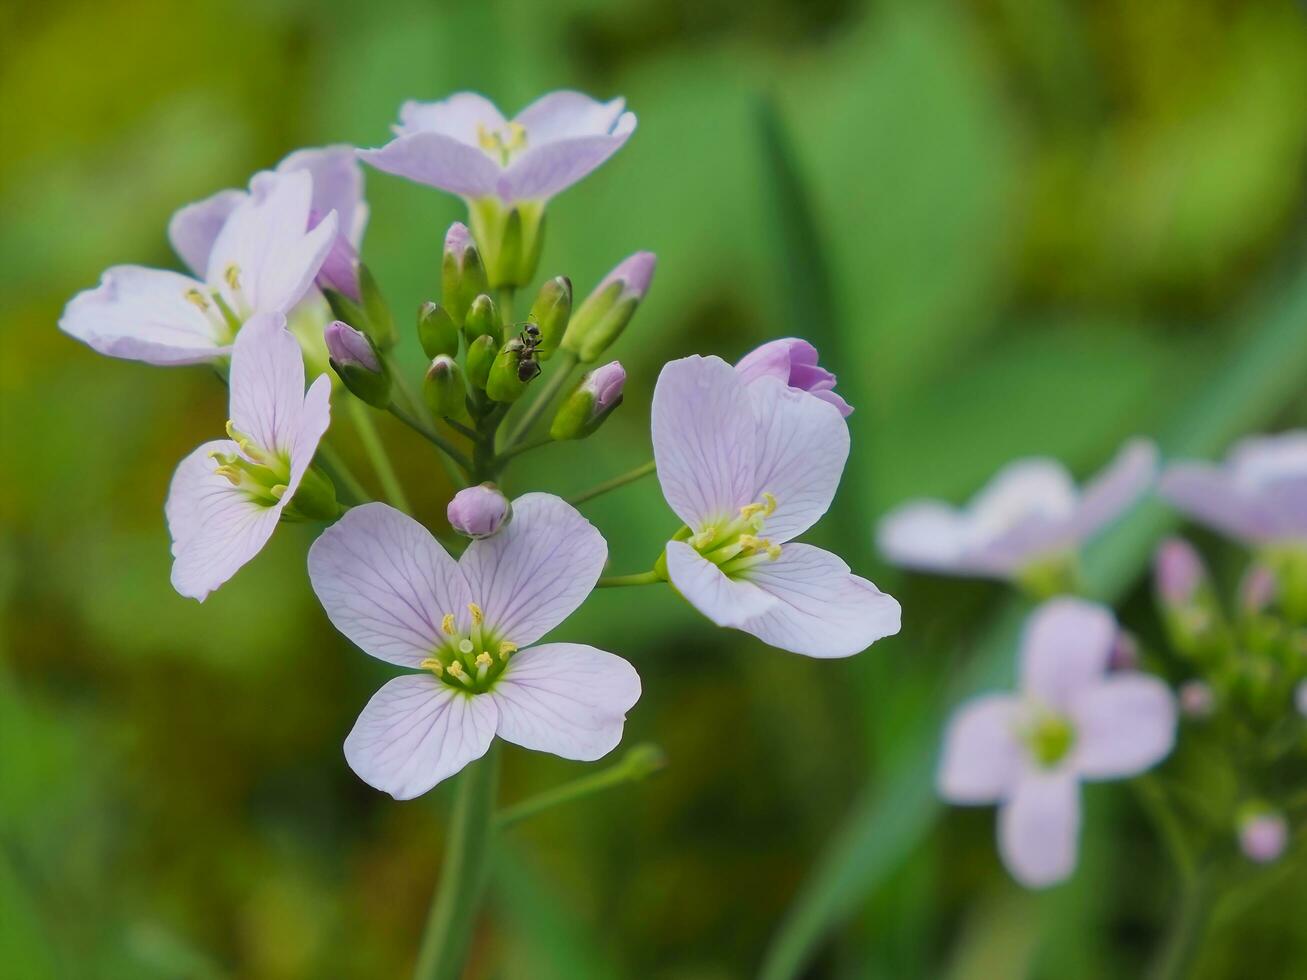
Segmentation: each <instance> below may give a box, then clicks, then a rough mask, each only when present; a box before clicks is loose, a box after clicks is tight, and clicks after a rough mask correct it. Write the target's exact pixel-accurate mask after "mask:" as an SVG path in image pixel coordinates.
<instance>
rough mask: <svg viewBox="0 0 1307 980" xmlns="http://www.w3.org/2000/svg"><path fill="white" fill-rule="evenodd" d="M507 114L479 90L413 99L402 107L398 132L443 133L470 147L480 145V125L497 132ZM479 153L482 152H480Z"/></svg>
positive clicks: (401, 133)
mask: <svg viewBox="0 0 1307 980" xmlns="http://www.w3.org/2000/svg"><path fill="white" fill-rule="evenodd" d="M505 122H506V120H505V119H504V115H503V113H501V112H500V111H499V109H498V108H496V107H495V104H494V103H493V102H491V101H490V100H489V99H487V98H486V97H485V96H484V95H478V94H477V93H476V92H455V93H454V94H453V95H451V96H450V97H449V98H447V99H441V100H439V101H437V102H418V101H416V100H412V99H410V100H409V101H408V102H405V103H404V104H403V105H402V106H400V108H399V125H398V126H396V127H395V132H396V133H398V134H399V135H401V136H403V135H407V134H409V133H424V132H425V133H440V134H442V135H444V136H449V137H452V138H453V139H456V140H459V141H460V142H463V143H467V144H468V145H469V146H476V145H477V127H478V126H484V127H485V128H486V129H487V130H490V131H492V132H493V131H495V130H498V129H500V128H502V127H503V125H504V123H505ZM478 152H479V151H478Z"/></svg>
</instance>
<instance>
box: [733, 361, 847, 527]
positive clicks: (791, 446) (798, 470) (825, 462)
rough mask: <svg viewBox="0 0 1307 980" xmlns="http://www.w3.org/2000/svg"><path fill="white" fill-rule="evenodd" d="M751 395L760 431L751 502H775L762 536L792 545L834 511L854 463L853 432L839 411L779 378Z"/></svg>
mask: <svg viewBox="0 0 1307 980" xmlns="http://www.w3.org/2000/svg"><path fill="white" fill-rule="evenodd" d="M748 392H749V398H750V400H751V401H752V404H753V414H754V419H755V421H756V424H757V427H758V442H757V450H756V452H757V455H756V456H755V463H754V477H753V481H754V484H753V486H754V492H753V493H752V494H751V495H750V496H751V499H753V500H761V499H762V495H763V494H764V493H770V494H771V495H772V496H773V497H775V498H776V502H777V503H776V511H775V513H773V514H771V515H769V516H768V518H767V523H766V525H765V526H764V528H763V530H764V532H765V534H766V536H767V537H768V538H770V539H771V540H773V541H777V542H781V541H788V540H790V538H793V537H797V536H798V535H800V534H802V533H803V532H804V531H806V530H808V528H810V527H812V525H814V524H816V523H817V521H818V520H819V519H820V518H821V516H822V515H823V514H825V513H826V511H827V510H828V509H829V508H830V503H831V501H832V500H833V499H834V498H835V490H836V489H837V488H838V487H839V485H840V476H841V475H842V474H843V473H844V463H845V461H846V460H847V459H848V458H849V427H848V425H846V424H845V422H844V417H843V416H842V415H840V413H839V411H838V410H837V409H835V408H834V406H832V405H829V404H827V403H826V402H824V401H821V400H820V399H818V398H813V397H811V396H810V395H808V394H807V393H805V392H801V391H796V390H795V389H793V388H791V387H789V386H788V385H787V384H786V383H785V382H783V381H779V380H777V379H776V378H759V379H757V380H756V381H754V382H752V383H751V384H750V385H749V387H748Z"/></svg>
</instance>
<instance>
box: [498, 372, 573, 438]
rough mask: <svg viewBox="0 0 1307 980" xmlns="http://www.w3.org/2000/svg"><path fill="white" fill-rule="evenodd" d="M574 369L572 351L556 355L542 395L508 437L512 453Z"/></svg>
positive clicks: (542, 387) (542, 388) (541, 391)
mask: <svg viewBox="0 0 1307 980" xmlns="http://www.w3.org/2000/svg"><path fill="white" fill-rule="evenodd" d="M574 367H576V355H575V354H573V353H572V352H571V351H570V350H560V351H558V352H557V353H555V354H554V360H553V369H552V372H551V373H550V375H549V378H548V380H546V381H545V383H544V384H543V385H541V386H540V393H539V394H538V395H536V399H535V401H533V402H532V403H531V405H530V406H529V407H528V408H527V410H526V412H525V413H523V415H522V418H521V420H520V421H519V422H518V423H517V425H516V426H515V427H514V428H513V431H512V433H511V434H510V435H509V437H508V440H507V443H506V445H507V448H508V451H509V452H510V453H511V452H512V451H513V450H514V449H516V448H517V446H518V444H519V443H520V442H522V440H523V439H525V438H526V437H527V436H528V435H530V434H531V427H532V426H533V425H535V423H536V420H537V419H538V418H540V416H541V415H543V414H544V412H545V409H547V408H548V407H549V404H550V403H551V402H552V401H553V400H554V396H556V395H557V394H558V392H559V391H560V390H562V388H563V387H564V386H565V385H566V384H567V379H568V378H570V377H571V376H572V368H574Z"/></svg>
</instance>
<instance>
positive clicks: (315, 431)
mask: <svg viewBox="0 0 1307 980" xmlns="http://www.w3.org/2000/svg"><path fill="white" fill-rule="evenodd" d="M330 425H331V379H330V378H329V377H327V376H326V375H325V374H319V375H318V377H317V379H316V380H315V381H314V382H313V384H311V385H309V390H308V392H307V393H306V394H305V396H304V403H303V405H301V407H300V413H299V419H298V420H297V422H296V428H295V435H294V438H293V439H292V441H291V445H290V482H289V483H287V485H286V496H287V497H288V498H289V497H293V496H294V495H295V491H296V489H298V487H299V485H300V480H302V479H303V478H304V473H305V471H306V470H307V469H308V468H309V467H310V466H311V465H312V464H313V457H314V455H315V454H316V453H317V451H318V443H320V442H321V441H322V437H323V436H324V435H325V434H326V432H327V427H328V426H330Z"/></svg>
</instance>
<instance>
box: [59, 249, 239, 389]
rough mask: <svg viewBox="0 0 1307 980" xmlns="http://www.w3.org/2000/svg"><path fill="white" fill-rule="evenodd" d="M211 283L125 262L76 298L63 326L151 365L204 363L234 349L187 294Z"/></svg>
mask: <svg viewBox="0 0 1307 980" xmlns="http://www.w3.org/2000/svg"><path fill="white" fill-rule="evenodd" d="M205 288H206V287H205V285H204V283H202V282H197V281H196V280H194V279H191V278H190V277H189V276H183V275H181V274H180V273H177V272H165V271H164V270H162V269H147V268H144V267H142V266H136V265H119V266H114V267H113V268H112V269H109V270H108V271H106V272H105V274H104V275H103V276H102V277H101V278H100V284H99V285H98V286H96V287H95V288H94V289H87V290H83V291H82V292H80V293H78V294H77V295H76V296H74V297H73V298H72V300H71V301H70V302H69V303H68V305H67V307H65V308H64V312H63V316H62V317H60V319H59V329H60V330H62V331H63V332H64V333H66V334H68V335H69V336H72V337H76V338H77V339H78V340H80V341H82V343H84V344H86V345H87V346H89V347H91V348H92V349H94V350H96V351H99V352H100V353H101V354H106V355H108V356H109V357H121V358H123V359H125V360H129V361H144V362H145V363H146V364H157V365H164V366H170V365H176V364H201V363H203V362H205V361H213V360H217V359H218V358H220V357H223V356H225V355H227V354H229V353H231V347H230V346H228V345H225V344H221V343H219V342H218V339H217V336H216V334H217V328H216V326H215V323H214V322H213V321H211V320H210V319H209V318H208V317H206V316H205V315H204V313H203V312H202V311H201V310H200V309H199V307H197V306H196V305H195V304H194V303H192V302H191V301H190V300H188V299H187V298H186V296H187V293H190V292H192V291H194V290H199V291H200V292H201V293H202V294H203V293H204V291H205Z"/></svg>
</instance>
